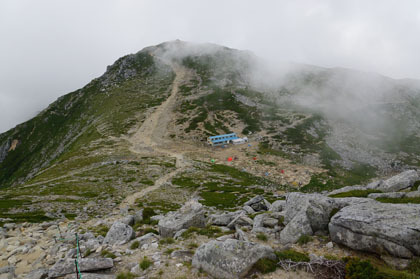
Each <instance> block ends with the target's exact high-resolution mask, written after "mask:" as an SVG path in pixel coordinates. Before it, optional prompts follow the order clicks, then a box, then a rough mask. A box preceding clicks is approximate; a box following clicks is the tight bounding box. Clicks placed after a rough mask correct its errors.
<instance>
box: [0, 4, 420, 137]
mask: <svg viewBox="0 0 420 279" xmlns="http://www.w3.org/2000/svg"><path fill="white" fill-rule="evenodd" d="M174 39H181V40H186V41H193V42H211V43H217V44H221V45H225V46H228V47H233V48H238V49H248V50H251V51H253V52H255V53H256V54H257V55H259V56H261V57H264V58H266V59H267V58H268V59H273V60H276V61H277V60H278V61H282V60H287V61H294V62H301V63H306V64H314V65H318V66H326V67H347V68H354V69H359V70H363V71H371V72H378V73H381V74H384V75H387V76H391V77H394V78H406V77H408V78H417V79H420V1H418V0H369V1H366V0H351V1H350V0H325V1H322V0H288V1H285V0H283V1H282V0H277V1H275V0H274V1H269V0H264V1H246V0H238V1H228V0H224V1H221V0H208V1H200V0H189V1H187V0H183V1H175V0H167V1H160V0H150V1H125V0H119V1H107V0H68V1H64V0H60V1H59V0H37V1H34V0H27V1H23V0H0V132H2V131H6V130H8V129H9V128H12V127H14V126H15V125H16V124H18V123H21V122H23V121H25V120H28V119H29V118H30V117H32V116H34V115H35V114H36V113H37V112H39V111H40V110H42V109H43V108H45V107H46V106H47V105H48V104H49V103H51V102H52V101H54V100H55V99H56V98H57V97H59V96H61V95H63V94H66V93H68V92H71V91H74V90H76V89H78V88H80V87H82V86H83V85H85V84H86V83H88V82H89V81H90V80H91V79H93V78H95V77H98V76H100V75H101V74H102V73H103V72H104V71H105V68H106V66H107V65H110V64H112V63H113V62H114V61H115V60H116V59H118V58H119V57H121V56H123V55H125V54H128V53H134V52H137V51H138V50H140V49H142V48H143V47H146V46H149V45H155V44H158V43H161V42H163V41H168V40H174Z"/></svg>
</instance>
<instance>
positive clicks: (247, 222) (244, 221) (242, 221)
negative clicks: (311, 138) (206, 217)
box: [227, 212, 254, 230]
mask: <svg viewBox="0 0 420 279" xmlns="http://www.w3.org/2000/svg"><path fill="white" fill-rule="evenodd" d="M253 224H254V221H252V219H251V218H249V217H248V216H246V215H245V213H243V212H242V213H241V214H239V215H238V216H236V217H235V218H234V219H233V220H232V222H230V223H229V224H228V225H227V227H228V228H229V229H231V230H232V229H234V228H235V227H236V226H253Z"/></svg>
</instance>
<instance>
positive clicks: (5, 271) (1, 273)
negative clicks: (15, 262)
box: [0, 266, 15, 279]
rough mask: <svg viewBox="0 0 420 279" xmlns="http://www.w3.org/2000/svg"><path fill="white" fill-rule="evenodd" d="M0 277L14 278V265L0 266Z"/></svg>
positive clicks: (5, 278)
mask: <svg viewBox="0 0 420 279" xmlns="http://www.w3.org/2000/svg"><path fill="white" fill-rule="evenodd" d="M0 278H1V279H3V278H4V279H12V278H15V267H14V266H5V267H0Z"/></svg>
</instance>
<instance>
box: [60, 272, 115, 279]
mask: <svg viewBox="0 0 420 279" xmlns="http://www.w3.org/2000/svg"><path fill="white" fill-rule="evenodd" d="M74 278H75V275H74V274H68V275H66V276H65V277H64V279H74ZM82 278H83V279H115V278H116V277H115V275H112V274H102V273H82Z"/></svg>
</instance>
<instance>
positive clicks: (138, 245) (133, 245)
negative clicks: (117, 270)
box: [130, 240, 140, 250]
mask: <svg viewBox="0 0 420 279" xmlns="http://www.w3.org/2000/svg"><path fill="white" fill-rule="evenodd" d="M139 247H140V242H138V241H137V240H136V241H134V242H133V243H131V245H130V249H131V250H134V249H137V248H139Z"/></svg>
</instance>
